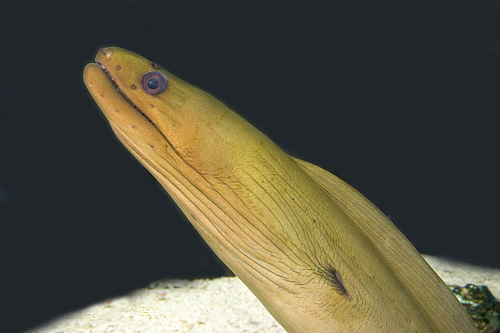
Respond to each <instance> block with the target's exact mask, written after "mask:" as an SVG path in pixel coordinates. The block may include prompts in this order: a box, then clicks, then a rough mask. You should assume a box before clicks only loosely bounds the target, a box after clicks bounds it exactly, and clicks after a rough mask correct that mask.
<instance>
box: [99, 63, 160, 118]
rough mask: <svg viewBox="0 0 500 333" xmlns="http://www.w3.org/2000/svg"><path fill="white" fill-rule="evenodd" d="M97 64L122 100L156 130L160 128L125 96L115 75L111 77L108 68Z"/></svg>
mask: <svg viewBox="0 0 500 333" xmlns="http://www.w3.org/2000/svg"><path fill="white" fill-rule="evenodd" d="M96 63H97V64H98V65H99V67H100V68H101V70H102V71H103V72H104V75H106V77H107V78H108V80H109V81H110V82H111V83H112V84H113V86H114V87H115V89H116V91H117V92H118V93H119V94H120V95H121V96H122V98H123V99H124V100H125V101H127V103H128V104H129V105H130V106H131V107H133V108H134V109H135V110H136V111H137V112H139V113H140V114H141V115H142V116H143V117H144V118H146V120H147V121H148V122H149V123H150V124H151V125H153V126H154V127H155V128H158V127H157V126H156V124H155V123H154V122H153V121H152V120H151V119H150V118H149V117H148V116H147V115H146V113H144V111H142V110H141V109H140V108H139V107H138V106H137V105H135V104H134V102H132V100H131V99H130V98H129V97H128V96H127V94H125V92H123V90H122V89H120V86H119V85H118V83H116V81H115V79H114V78H113V75H111V73H110V71H109V70H108V69H107V68H106V66H104V65H103V64H102V63H100V62H98V61H96Z"/></svg>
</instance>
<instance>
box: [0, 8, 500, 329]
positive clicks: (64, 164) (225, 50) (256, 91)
mask: <svg viewBox="0 0 500 333" xmlns="http://www.w3.org/2000/svg"><path fill="white" fill-rule="evenodd" d="M2 14H3V16H5V17H4V18H3V19H2V20H0V28H1V30H0V31H2V38H1V41H0V61H1V62H0V70H1V71H2V77H1V78H0V83H1V84H2V85H0V88H1V89H0V97H1V98H0V122H1V123H0V131H1V133H0V149H1V151H0V222H1V224H0V225H1V227H0V228H1V229H0V237H1V242H0V243H1V253H2V254H1V265H2V267H1V271H2V283H1V285H0V286H1V287H2V290H1V292H2V294H1V297H0V298H1V299H2V306H3V308H4V309H7V310H4V312H3V313H4V315H5V316H3V317H5V318H3V319H2V327H3V328H2V331H4V332H15V331H20V330H23V329H26V328H28V327H30V326H32V325H34V324H37V323H40V322H41V321H44V320H47V319H49V318H51V317H53V316H55V315H57V314H58V313H61V312H65V311H68V310H71V309H75V308H77V307H81V306H83V305H85V304H89V303H93V302H95V301H97V300H99V299H103V298H105V297H109V296H112V295H116V294H120V293H124V292H126V291H129V290H131V289H133V288H137V287H140V286H144V285H147V283H149V282H150V281H152V280H155V279H159V278H162V277H166V276H172V277H188V278H194V277H204V276H219V275H222V274H227V271H226V270H225V268H224V267H223V266H221V265H220V264H219V262H218V260H217V259H216V258H214V257H213V255H212V254H211V253H210V252H209V251H208V250H207V247H206V246H205V245H204V243H203V241H201V240H200V239H199V237H198V236H197V234H196V233H195V232H194V230H193V229H192V227H191V226H190V225H189V224H188V223H187V222H186V221H185V220H184V218H183V217H182V216H181V214H180V213H179V211H178V210H177V209H176V208H175V207H174V205H173V203H172V202H171V201H170V200H169V199H168V198H167V197H166V195H165V194H164V193H163V191H162V190H161V188H160V186H159V185H157V184H156V181H155V180H154V179H153V178H152V177H151V176H150V175H149V174H148V173H147V171H145V170H144V169H143V168H142V166H141V165H139V163H138V162H136V161H135V160H134V159H133V158H132V157H131V156H130V155H129V154H128V153H127V152H126V151H125V149H124V148H122V146H121V144H119V143H118V142H117V140H116V139H115V138H114V135H113V134H112V133H111V131H110V130H109V128H108V125H107V123H106V121H105V120H104V117H103V116H102V115H101V112H100V111H99V110H98V109H97V107H96V105H95V104H94V102H93V101H92V100H91V98H90V95H89V94H88V93H87V91H86V89H85V87H84V86H83V82H82V79H81V73H82V70H83V67H84V66H85V64H86V63H88V62H91V61H92V60H93V58H94V56H95V53H96V51H97V49H98V48H99V47H101V46H121V47H123V48H127V49H130V50H132V51H134V52H137V53H139V54H141V55H143V56H145V57H147V58H149V59H151V60H153V61H155V62H157V63H159V64H161V65H163V66H164V67H165V68H167V69H168V70H169V71H171V72H173V73H175V74H176V75H178V76H180V77H182V78H183V79H185V80H187V81H189V82H191V83H193V84H195V85H197V86H199V87H202V88H203V89H205V90H208V91H209V92H211V93H212V94H213V95H215V96H217V97H218V98H220V99H221V100H223V101H224V102H226V103H228V104H229V105H230V106H232V107H234V108H235V109H236V110H238V112H239V113H240V114H242V115H243V116H244V117H245V118H246V119H248V120H249V121H251V122H252V123H253V124H254V125H256V126H257V127H258V128H260V129H261V130H262V131H264V132H265V133H266V134H268V135H269V136H270V137H271V138H272V139H273V140H274V141H275V142H276V143H278V144H279V145H280V146H281V147H282V148H283V149H285V150H286V151H287V152H289V153H290V154H292V155H294V156H296V157H299V158H302V159H305V160H308V161H311V162H313V163H315V164H318V165H321V166H322V167H324V168H326V169H328V170H330V171H333V172H335V173H336V174H338V175H339V176H341V177H342V178H343V179H345V180H347V181H348V182H349V183H350V184H351V185H353V186H354V187H355V188H357V189H358V190H360V191H361V192H363V193H364V194H365V195H366V196H367V197H368V198H370V199H371V200H372V201H373V202H374V203H375V204H377V205H378V206H379V207H380V208H381V209H382V210H383V211H384V212H385V213H386V214H388V215H389V216H390V217H391V218H392V219H393V221H394V222H395V223H396V224H397V226H398V227H399V228H400V229H401V230H402V231H403V232H404V233H405V234H406V235H407V237H408V238H409V239H410V241H412V243H413V244H414V245H415V246H416V247H417V248H418V249H419V250H420V251H421V252H424V253H428V254H432V255H438V256H447V257H451V258H454V259H458V260H463V261H468V262H472V263H478V264H483V265H490V266H495V267H500V262H499V259H498V255H497V253H498V250H497V249H498V246H496V245H495V242H496V240H497V238H498V234H499V218H498V214H497V205H498V202H499V199H500V194H499V191H498V189H499V188H500V177H499V175H498V170H499V167H500V155H499V154H498V142H499V135H498V133H499V131H498V121H497V114H498V109H499V106H500V103H499V102H498V96H499V91H500V79H499V78H500V51H499V45H500V33H499V31H500V30H499V28H500V27H499V25H500V9H499V5H498V3H495V2H493V1H469V2H448V1H432V2H431V1H429V2H425V1H424V2H418V3H415V2H411V3H401V2H398V3H397V4H396V3H391V2H390V1H382V2H376V3H373V2H370V1H361V2H359V1H358V2H355V3H338V4H331V5H328V6H326V7H325V6H321V5H312V4H307V5H306V4H305V3H301V4H296V5H295V4H290V3H288V4H286V5H282V6H278V5H269V4H258V3H255V2H254V3H252V4H248V5H241V4H236V3H233V4H214V3H212V2H181V1H176V2H173V1H143V2H136V1H95V2H81V3H76V2H60V3H58V2H51V3H47V2H36V1H28V2H22V3H20V2H19V3H17V2H11V3H9V4H7V5H5V6H4V9H2Z"/></svg>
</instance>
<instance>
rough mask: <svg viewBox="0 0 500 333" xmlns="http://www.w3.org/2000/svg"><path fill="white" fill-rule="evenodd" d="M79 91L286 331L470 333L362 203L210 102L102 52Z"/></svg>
mask: <svg viewBox="0 0 500 333" xmlns="http://www.w3.org/2000/svg"><path fill="white" fill-rule="evenodd" d="M95 61H96V63H92V64H88V65H87V66H86V68H85V70H84V82H85V84H86V86H87V88H88V90H89V91H90V93H91V95H92V97H93V98H94V100H95V101H96V102H97V104H98V105H99V107H100V109H101V110H102V112H103V113H104V115H105V116H106V118H107V119H108V121H109V124H110V126H111V128H112V130H113V131H114V133H115V134H116V136H117V137H118V139H119V140H120V141H121V142H122V143H123V144H124V145H125V147H126V148H127V149H128V150H129V151H130V152H131V153H132V155H134V156H135V157H136V158H137V159H138V160H139V161H140V162H141V163H142V164H143V165H144V166H145V167H146V168H147V169H148V170H149V171H150V172H151V173H152V174H153V175H154V177H155V178H156V179H157V180H158V181H159V182H160V183H161V184H162V185H163V187H164V188H165V189H166V190H167V192H168V193H169V194H170V195H171V197H172V198H173V200H174V201H175V202H176V203H177V205H178V206H179V207H180V208H181V210H182V211H183V213H184V214H185V215H186V217H187V218H188V219H189V221H190V222H191V223H192V224H193V226H194V227H195V228H196V230H197V231H198V232H199V233H200V235H201V236H202V237H203V239H204V240H205V241H206V242H207V243H208V244H209V246H210V247H211V248H212V249H213V251H214V252H215V253H216V254H217V255H218V256H219V257H220V258H221V259H222V260H223V261H224V263H225V264H226V265H227V266H228V267H229V268H230V269H231V270H232V271H233V272H234V273H235V274H236V275H237V276H238V277H239V278H240V279H241V280H242V281H243V282H244V283H245V284H246V285H247V286H248V288H249V289H250V290H251V291H252V292H253V293H254V294H255V295H256V296H257V297H258V298H259V300H260V301H261V302H262V303H263V304H264V306H265V307H266V308H267V309H268V311H269V312H270V313H271V314H272V315H273V316H274V317H275V318H276V319H277V321H278V322H279V323H280V324H281V325H282V326H283V327H284V328H285V329H286V330H287V331H288V332H300V333H303V332H315V333H322V332H328V333H332V332H369V333H379V332H380V333H382V332H384V333H387V332H405V333H409V332H443V333H444V332H453V333H458V332H477V329H476V328H475V326H474V324H473V322H472V320H471V319H470V317H469V316H468V314H467V313H466V312H465V310H464V309H463V307H462V306H461V304H460V303H459V302H458V300H457V299H456V298H455V296H454V295H453V293H452V292H451V291H450V290H449V289H448V287H447V286H446V285H445V283H444V282H443V281H442V280H441V279H440V278H439V277H438V276H437V275H436V274H435V273H434V271H433V270H432V268H430V266H429V265H428V264H427V263H426V262H425V260H424V259H423V258H422V257H421V256H420V254H419V253H418V252H417V251H416V250H415V249H414V247H413V246H412V245H411V244H410V243H409V242H408V240H407V239H406V238H405V237H404V236H403V235H402V234H401V233H400V232H399V230H398V229H397V228H396V227H395V226H394V225H393V224H392V223H391V222H390V221H389V220H388V218H386V217H385V216H384V215H383V214H382V213H381V212H380V211H379V210H378V209H377V208H376V207H375V206H374V205H373V204H372V203H370V202H369V201H368V200H367V199H366V198H365V197H363V196H362V195H361V194H360V193H358V192H357V191H356V190H355V189H353V188H352V187H350V186H349V185H348V184H346V183H345V182H343V181H342V180H340V179H339V178H337V177H336V176H334V175H332V174H330V173H329V172H327V171H325V170H323V169H321V168H320V167H318V166H315V165H313V164H310V163H308V162H305V161H301V160H298V159H295V158H293V157H291V156H289V155H288V154H286V153H285V152H283V151H282V150H281V149H280V148H278V147H277V146H276V145H275V144H274V143H273V142H272V141H271V140H270V139H269V138H267V137H266V136H265V135H264V134H263V133H261V132H260V131H259V130H257V129H256V128H255V127H254V126H252V125H251V124H250V123H248V122H247V121H246V120H244V119H243V118H241V117H240V116H239V115H238V114H236V113H235V112H233V111H232V110H231V109H229V108H228V107H226V106H225V105H224V104H222V103H221V102H219V101H218V100H216V99H215V98H213V97H212V96H210V95H209V94H207V93H205V92H203V91H201V90H199V89H198V88H195V87H193V86H191V85H190V84H188V83H186V82H184V81H182V80H181V79H179V78H177V77H175V76H174V75H172V74H171V73H169V72H167V71H166V70H165V69H163V68H161V67H159V66H158V65H156V64H155V63H152V62H151V61H149V60H147V59H145V58H143V57H141V56H139V55H137V54H134V53H132V52H129V51H126V50H123V49H120V48H115V47H110V48H105V49H101V50H100V51H99V52H98V54H97V57H96V59H95Z"/></svg>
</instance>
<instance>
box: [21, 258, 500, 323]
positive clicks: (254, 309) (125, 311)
mask: <svg viewBox="0 0 500 333" xmlns="http://www.w3.org/2000/svg"><path fill="white" fill-rule="evenodd" d="M425 258H426V259H427V261H428V262H429V264H430V265H431V266H432V267H433V268H434V270H435V271H436V272H437V273H438V274H439V275H440V276H441V277H442V278H443V280H444V281H445V282H446V283H447V284H457V285H462V286H463V285H465V284H467V283H474V284H478V285H486V286H488V287H489V289H490V291H491V292H492V293H493V295H494V296H495V297H496V298H497V299H500V270H499V269H491V268H484V267H479V266H473V265H469V264H464V263H460V262H451V261H449V260H444V259H440V258H437V257H432V256H425ZM28 332H29V333H31V332H38V333H70V332H71V333H73V332H81V333H84V332H89V333H90V332H95V333H97V332H117V333H118V332H124V333H125V332H127V333H131V332H158V333H162V332H193V333H196V332H210V333H212V332H217V333H223V332H235V333H239V332H256V333H257V332H266V333H275V332H285V330H284V329H283V328H282V327H281V326H280V325H279V324H278V323H277V322H276V321H275V320H274V319H273V318H272V317H271V315H270V314H269V313H268V312H267V311H266V309H265V308H264V307H263V306H262V304H260V302H259V301H258V300H257V298H255V296H254V295H253V294H252V293H251V292H250V291H249V290H248V289H247V288H246V287H245V285H244V284H243V283H242V282H241V281H240V280H239V279H238V278H219V279H215V280H195V281H186V280H165V281H158V282H153V283H151V284H150V288H148V289H139V290H136V291H133V292H131V293H130V294H128V295H125V296H123V297H119V298H115V299H110V300H108V301H106V302H103V303H100V304H96V305H93V306H90V307H88V308H86V309H82V310H80V311H76V312H73V313H69V314H66V315H64V316H61V317H60V318H58V319H57V320H54V321H53V322H49V323H46V324H44V325H42V326H40V327H38V328H37V329H34V330H30V331H28ZM28 332H27V333H28Z"/></svg>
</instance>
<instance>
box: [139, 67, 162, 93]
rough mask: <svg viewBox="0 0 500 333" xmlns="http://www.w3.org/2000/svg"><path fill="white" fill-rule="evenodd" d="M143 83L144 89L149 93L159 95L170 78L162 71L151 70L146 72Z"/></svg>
mask: <svg viewBox="0 0 500 333" xmlns="http://www.w3.org/2000/svg"><path fill="white" fill-rule="evenodd" d="M141 84H142V89H144V91H145V92H147V93H148V94H151V95H158V94H159V93H161V92H162V91H163V90H165V89H166V88H167V84H168V80H167V77H166V76H165V75H163V74H162V73H160V72H156V71H151V72H147V73H146V74H144V76H143V77H142V81H141Z"/></svg>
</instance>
